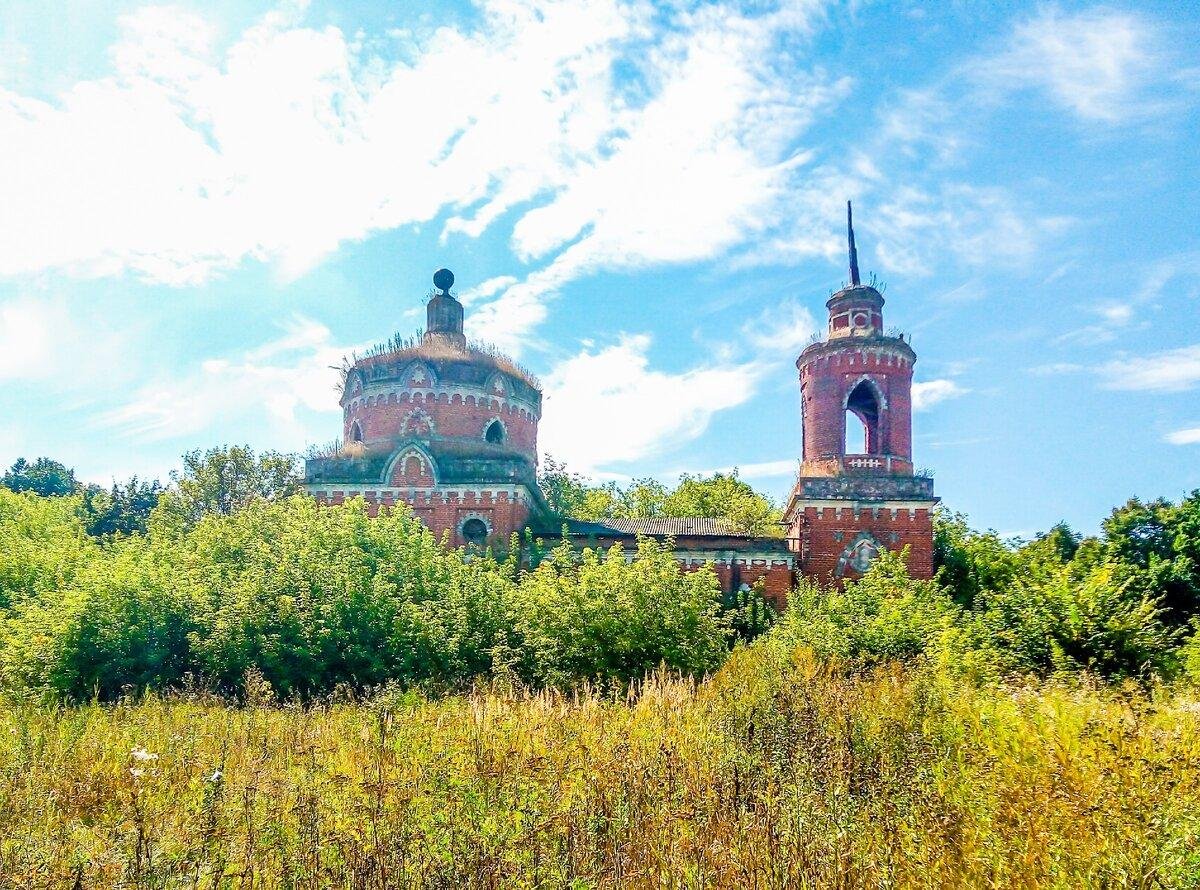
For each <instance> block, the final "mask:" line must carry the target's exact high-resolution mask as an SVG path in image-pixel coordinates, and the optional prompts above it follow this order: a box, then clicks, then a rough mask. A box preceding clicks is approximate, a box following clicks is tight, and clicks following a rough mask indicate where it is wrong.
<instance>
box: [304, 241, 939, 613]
mask: <svg viewBox="0 0 1200 890" xmlns="http://www.w3.org/2000/svg"><path fill="white" fill-rule="evenodd" d="M849 234H850V273H851V275H850V284H849V286H847V287H845V288H843V289H842V290H840V291H838V292H837V293H835V294H834V295H833V297H832V298H831V299H830V300H829V301H828V303H827V304H826V306H827V308H828V310H829V322H828V332H827V336H826V337H825V338H824V339H823V340H821V341H820V342H817V343H814V344H812V345H811V346H809V347H808V348H807V349H805V350H804V352H803V353H802V354H801V355H800V357H799V359H798V360H797V363H796V364H797V368H798V369H799V372H800V391H801V404H802V415H803V444H802V460H801V462H800V473H799V475H798V477H797V480H796V484H795V487H794V488H793V490H792V492H791V495H790V496H789V498H788V502H787V505H786V508H785V513H784V528H785V534H784V536H783V537H755V536H750V535H746V534H742V533H740V532H739V531H738V530H737V529H736V528H733V527H732V526H730V525H729V524H728V523H726V522H724V521H722V520H717V519H709V518H692V519H686V518H685V519H648V520H612V521H605V522H583V521H579V520H572V519H565V518H564V517H560V516H556V515H554V513H553V511H552V510H551V509H550V507H549V505H547V503H546V502H545V500H544V498H543V497H542V495H541V492H540V490H539V488H538V485H537V453H538V452H537V428H538V422H539V420H540V419H541V416H542V392H541V388H540V385H539V383H538V381H537V379H536V378H535V377H534V376H533V375H531V374H530V373H529V372H527V371H525V370H524V369H523V368H521V367H520V366H518V365H517V364H515V363H514V362H512V361H511V360H510V359H508V358H507V357H505V356H503V355H501V354H500V353H498V352H496V351H495V350H493V349H490V348H488V347H484V346H479V345H476V344H470V343H468V342H467V340H466V337H465V335H464V333H463V307H462V304H461V303H459V302H458V300H457V299H455V297H454V296H453V294H452V293H451V288H452V287H453V284H454V276H453V274H452V273H450V272H449V271H448V270H446V269H441V270H439V271H438V272H437V273H436V274H435V276H434V287H435V292H434V296H433V297H432V299H430V301H429V304H428V307H427V319H426V321H427V323H426V330H425V332H424V334H423V335H422V336H421V337H420V338H419V339H414V340H413V341H409V342H398V341H393V342H391V343H388V344H385V345H384V346H381V347H378V348H377V349H375V350H372V352H371V353H369V354H368V355H366V356H364V357H362V358H359V359H357V360H356V361H355V362H354V364H353V365H352V366H351V367H350V368H349V369H348V371H347V373H346V375H345V382H344V387H343V393H342V400H341V405H342V411H343V429H342V434H343V443H344V445H343V447H342V448H341V449H340V450H339V451H338V453H336V454H333V455H330V456H327V457H315V458H310V459H309V460H308V461H306V464H305V488H306V489H307V490H308V491H309V492H310V493H311V494H312V495H313V497H315V498H316V499H317V500H318V501H320V502H322V503H330V504H337V503H341V502H342V501H343V500H345V499H348V498H353V497H362V498H364V499H365V500H366V502H367V503H368V505H369V506H370V508H371V509H372V510H378V509H379V508H381V507H394V506H397V505H400V504H404V505H407V506H408V507H409V508H411V509H412V511H413V513H414V514H415V515H416V516H417V517H418V518H419V519H421V520H422V521H423V522H424V523H425V524H426V525H427V526H428V527H429V528H430V529H431V530H432V531H433V532H434V533H435V534H436V535H439V536H441V535H443V534H448V535H449V539H450V543H451V544H452V545H453V546H456V547H468V548H480V549H482V548H485V547H488V546H493V547H497V548H504V547H506V546H507V544H508V541H509V539H510V536H511V535H512V534H513V533H517V534H521V535H525V534H526V532H527V531H528V532H529V533H532V534H533V535H536V536H539V537H543V538H546V539H557V538H559V537H561V535H562V534H563V531H564V528H565V530H566V533H567V534H568V536H569V538H570V539H571V540H572V542H573V543H575V544H576V545H577V546H598V547H604V546H610V545H611V544H613V543H623V544H626V545H629V546H632V545H634V544H635V543H636V540H637V538H638V537H652V538H657V539H659V540H663V541H668V540H669V541H670V542H671V543H672V546H673V547H674V549H675V554H676V558H677V559H679V561H680V563H681V564H682V565H683V566H684V567H685V568H688V569H692V568H699V567H700V566H702V565H710V566H712V568H713V569H714V571H715V572H716V574H717V577H718V579H719V580H720V581H721V585H722V588H723V589H724V590H725V591H726V592H731V591H734V590H737V589H739V588H747V587H750V586H753V585H756V584H759V585H761V586H762V589H763V591H764V593H765V594H766V596H767V597H768V598H770V599H772V600H774V601H775V602H776V604H777V605H778V606H780V607H783V606H786V602H787V595H788V593H789V591H790V590H791V589H792V586H793V583H794V580H795V577H796V575H797V573H801V574H804V575H807V576H810V577H813V578H815V579H817V580H819V581H822V582H836V581H839V580H841V579H845V578H854V577H858V576H859V575H861V574H862V573H863V572H864V571H865V570H866V568H867V566H868V565H869V564H870V561H871V559H872V558H873V557H874V556H875V555H876V554H877V553H879V551H880V550H883V549H898V548H901V547H904V546H908V547H909V565H910V571H911V572H912V574H913V575H914V576H915V577H929V576H930V575H931V574H932V571H933V566H932V544H933V528H932V511H933V508H934V506H935V505H936V502H937V499H936V498H935V497H934V496H933V483H932V480H931V479H928V478H925V477H922V476H919V475H916V474H914V472H913V463H912V425H911V406H912V402H911V388H912V373H913V364H914V362H915V361H916V356H915V354H914V353H913V350H912V348H911V346H910V345H909V343H908V342H907V340H906V339H905V338H904V337H903V336H901V335H895V336H893V335H887V334H884V332H883V315H882V310H883V303H884V299H883V295H882V294H881V293H880V292H879V291H878V290H877V289H875V288H874V287H870V286H867V285H863V284H861V282H860V281H859V275H858V263H857V257H856V254H855V248H854V241H853V227H852V226H850V227H849ZM847 418H849V419H850V422H851V423H861V424H862V426H863V431H864V436H863V441H864V443H865V445H864V447H863V448H862V450H861V453H860V452H854V453H848V452H847V447H846V445H847V436H846V422H847Z"/></svg>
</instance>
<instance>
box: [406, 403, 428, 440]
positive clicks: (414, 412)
mask: <svg viewBox="0 0 1200 890" xmlns="http://www.w3.org/2000/svg"><path fill="white" fill-rule="evenodd" d="M414 417H420V418H423V419H424V421H425V422H426V423H427V424H429V435H435V434H436V433H437V423H436V422H435V421H434V419H433V417H432V415H430V413H429V412H428V411H426V410H425V409H424V408H422V407H420V406H418V407H416V408H410V409H409V411H408V413H407V414H405V415H404V419H403V420H401V421H400V435H401V436H411V435H417V434H416V433H411V432H409V431H408V429H407V427H408V422H409V421H410V420H412V419H413V418H414Z"/></svg>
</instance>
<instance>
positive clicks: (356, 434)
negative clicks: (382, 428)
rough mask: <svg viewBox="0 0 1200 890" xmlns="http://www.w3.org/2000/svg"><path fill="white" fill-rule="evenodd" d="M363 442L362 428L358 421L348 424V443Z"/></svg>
mask: <svg viewBox="0 0 1200 890" xmlns="http://www.w3.org/2000/svg"><path fill="white" fill-rule="evenodd" d="M362 440H363V433H362V427H361V426H359V425H358V421H357V420H356V421H354V423H352V424H350V441H351V442H361V441H362Z"/></svg>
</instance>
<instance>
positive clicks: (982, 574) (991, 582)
mask: <svg viewBox="0 0 1200 890" xmlns="http://www.w3.org/2000/svg"><path fill="white" fill-rule="evenodd" d="M1131 504H1134V502H1131ZM1165 512H1167V511H1166V510H1165V509H1164V508H1162V506H1161V505H1160V507H1159V509H1158V511H1151V510H1148V509H1145V508H1143V507H1142V506H1140V505H1135V506H1132V507H1131V506H1130V505H1127V507H1126V508H1123V509H1122V510H1119V511H1115V513H1114V517H1116V516H1119V517H1120V519H1119V521H1112V520H1110V521H1109V522H1108V523H1106V534H1107V538H1108V540H1107V541H1105V542H1101V541H1097V540H1095V539H1088V540H1083V539H1081V538H1080V536H1078V535H1077V534H1075V533H1074V532H1073V531H1071V529H1070V528H1069V527H1068V526H1067V525H1066V524H1065V523H1059V524H1058V525H1056V526H1054V527H1053V528H1051V530H1050V531H1049V532H1047V533H1046V534H1044V535H1041V536H1039V537H1038V538H1035V539H1034V540H1033V541H1029V542H1021V541H1009V542H1005V541H1001V540H1000V539H999V537H998V536H997V535H996V534H995V533H994V532H985V533H978V532H974V531H972V530H971V529H970V528H968V526H967V524H966V520H965V519H964V517H962V516H961V515H957V514H956V515H940V516H938V517H937V518H936V520H935V524H934V544H935V546H934V554H935V563H936V565H937V566H938V575H937V577H938V580H939V581H940V582H942V583H944V584H946V585H947V586H948V588H949V590H950V592H951V594H952V595H953V596H954V598H955V600H956V601H957V602H958V603H960V604H961V605H963V606H964V607H965V608H966V609H967V612H966V615H965V617H966V619H967V620H968V622H969V624H970V626H971V627H972V632H973V634H974V635H975V639H976V641H977V645H979V646H982V647H984V648H986V649H988V650H990V651H991V653H992V655H993V656H994V658H995V660H996V663H997V664H999V665H1000V666H1002V667H1003V668H1004V669H1007V670H1019V671H1035V672H1039V673H1049V672H1052V671H1061V670H1079V669H1087V670H1090V671H1094V672H1096V673H1098V674H1101V675H1104V676H1109V677H1126V676H1130V677H1148V676H1151V675H1153V674H1155V673H1164V672H1165V673H1170V672H1171V671H1172V670H1173V665H1174V664H1175V656H1174V649H1175V647H1176V645H1177V643H1178V632H1177V630H1176V629H1175V628H1174V627H1173V626H1172V624H1171V622H1170V621H1169V620H1166V619H1168V617H1169V614H1168V613H1167V612H1166V611H1165V610H1164V609H1163V608H1162V604H1163V594H1164V591H1165V590H1166V586H1165V585H1164V584H1161V583H1159V582H1158V581H1150V580H1149V579H1148V577H1147V576H1148V575H1150V574H1153V571H1152V570H1151V569H1150V568H1149V566H1151V565H1153V566H1155V567H1156V568H1157V569H1158V570H1159V571H1161V570H1162V569H1163V567H1164V566H1165V565H1166V564H1167V563H1166V562H1165V561H1163V560H1162V559H1160V558H1157V557H1156V556H1154V553H1155V552H1156V551H1157V550H1159V549H1163V548H1167V547H1169V544H1168V543H1167V542H1166V541H1165V538H1167V535H1166V534H1165V532H1164V531H1163V529H1162V528H1161V527H1160V525H1159V524H1158V522H1156V521H1155V520H1156V517H1158V516H1161V515H1162V514H1163V513H1165ZM1131 559H1140V560H1141V563H1142V565H1143V566H1146V568H1144V569H1142V568H1139V566H1138V565H1137V564H1131V562H1130V560H1131ZM1159 580H1161V579H1159Z"/></svg>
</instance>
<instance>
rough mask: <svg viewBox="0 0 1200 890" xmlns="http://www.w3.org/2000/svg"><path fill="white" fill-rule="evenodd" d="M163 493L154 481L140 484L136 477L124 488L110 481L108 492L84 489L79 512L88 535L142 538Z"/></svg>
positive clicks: (159, 485) (162, 489) (95, 487)
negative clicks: (81, 514) (138, 535)
mask: <svg viewBox="0 0 1200 890" xmlns="http://www.w3.org/2000/svg"><path fill="white" fill-rule="evenodd" d="M164 491H165V489H164V488H163V487H162V485H161V484H160V483H159V481H158V480H157V479H155V480H154V481H153V482H142V481H140V480H139V479H138V477H137V476H133V477H132V478H130V479H129V480H128V481H127V482H125V484H124V485H120V484H118V483H117V482H115V481H114V482H113V484H112V489H111V490H110V491H105V490H104V489H102V488H100V487H99V486H95V485H89V486H87V487H86V488H84V489H83V493H82V494H83V503H82V511H83V518H84V521H85V522H86V523H87V532H88V534H89V535H92V536H93V537H97V538H114V537H118V536H123V537H129V536H130V535H136V534H144V533H145V532H146V529H147V526H148V523H149V520H150V514H151V513H152V512H153V511H154V508H155V507H157V506H158V499H159V497H160V496H161V495H162V494H163V492H164Z"/></svg>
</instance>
